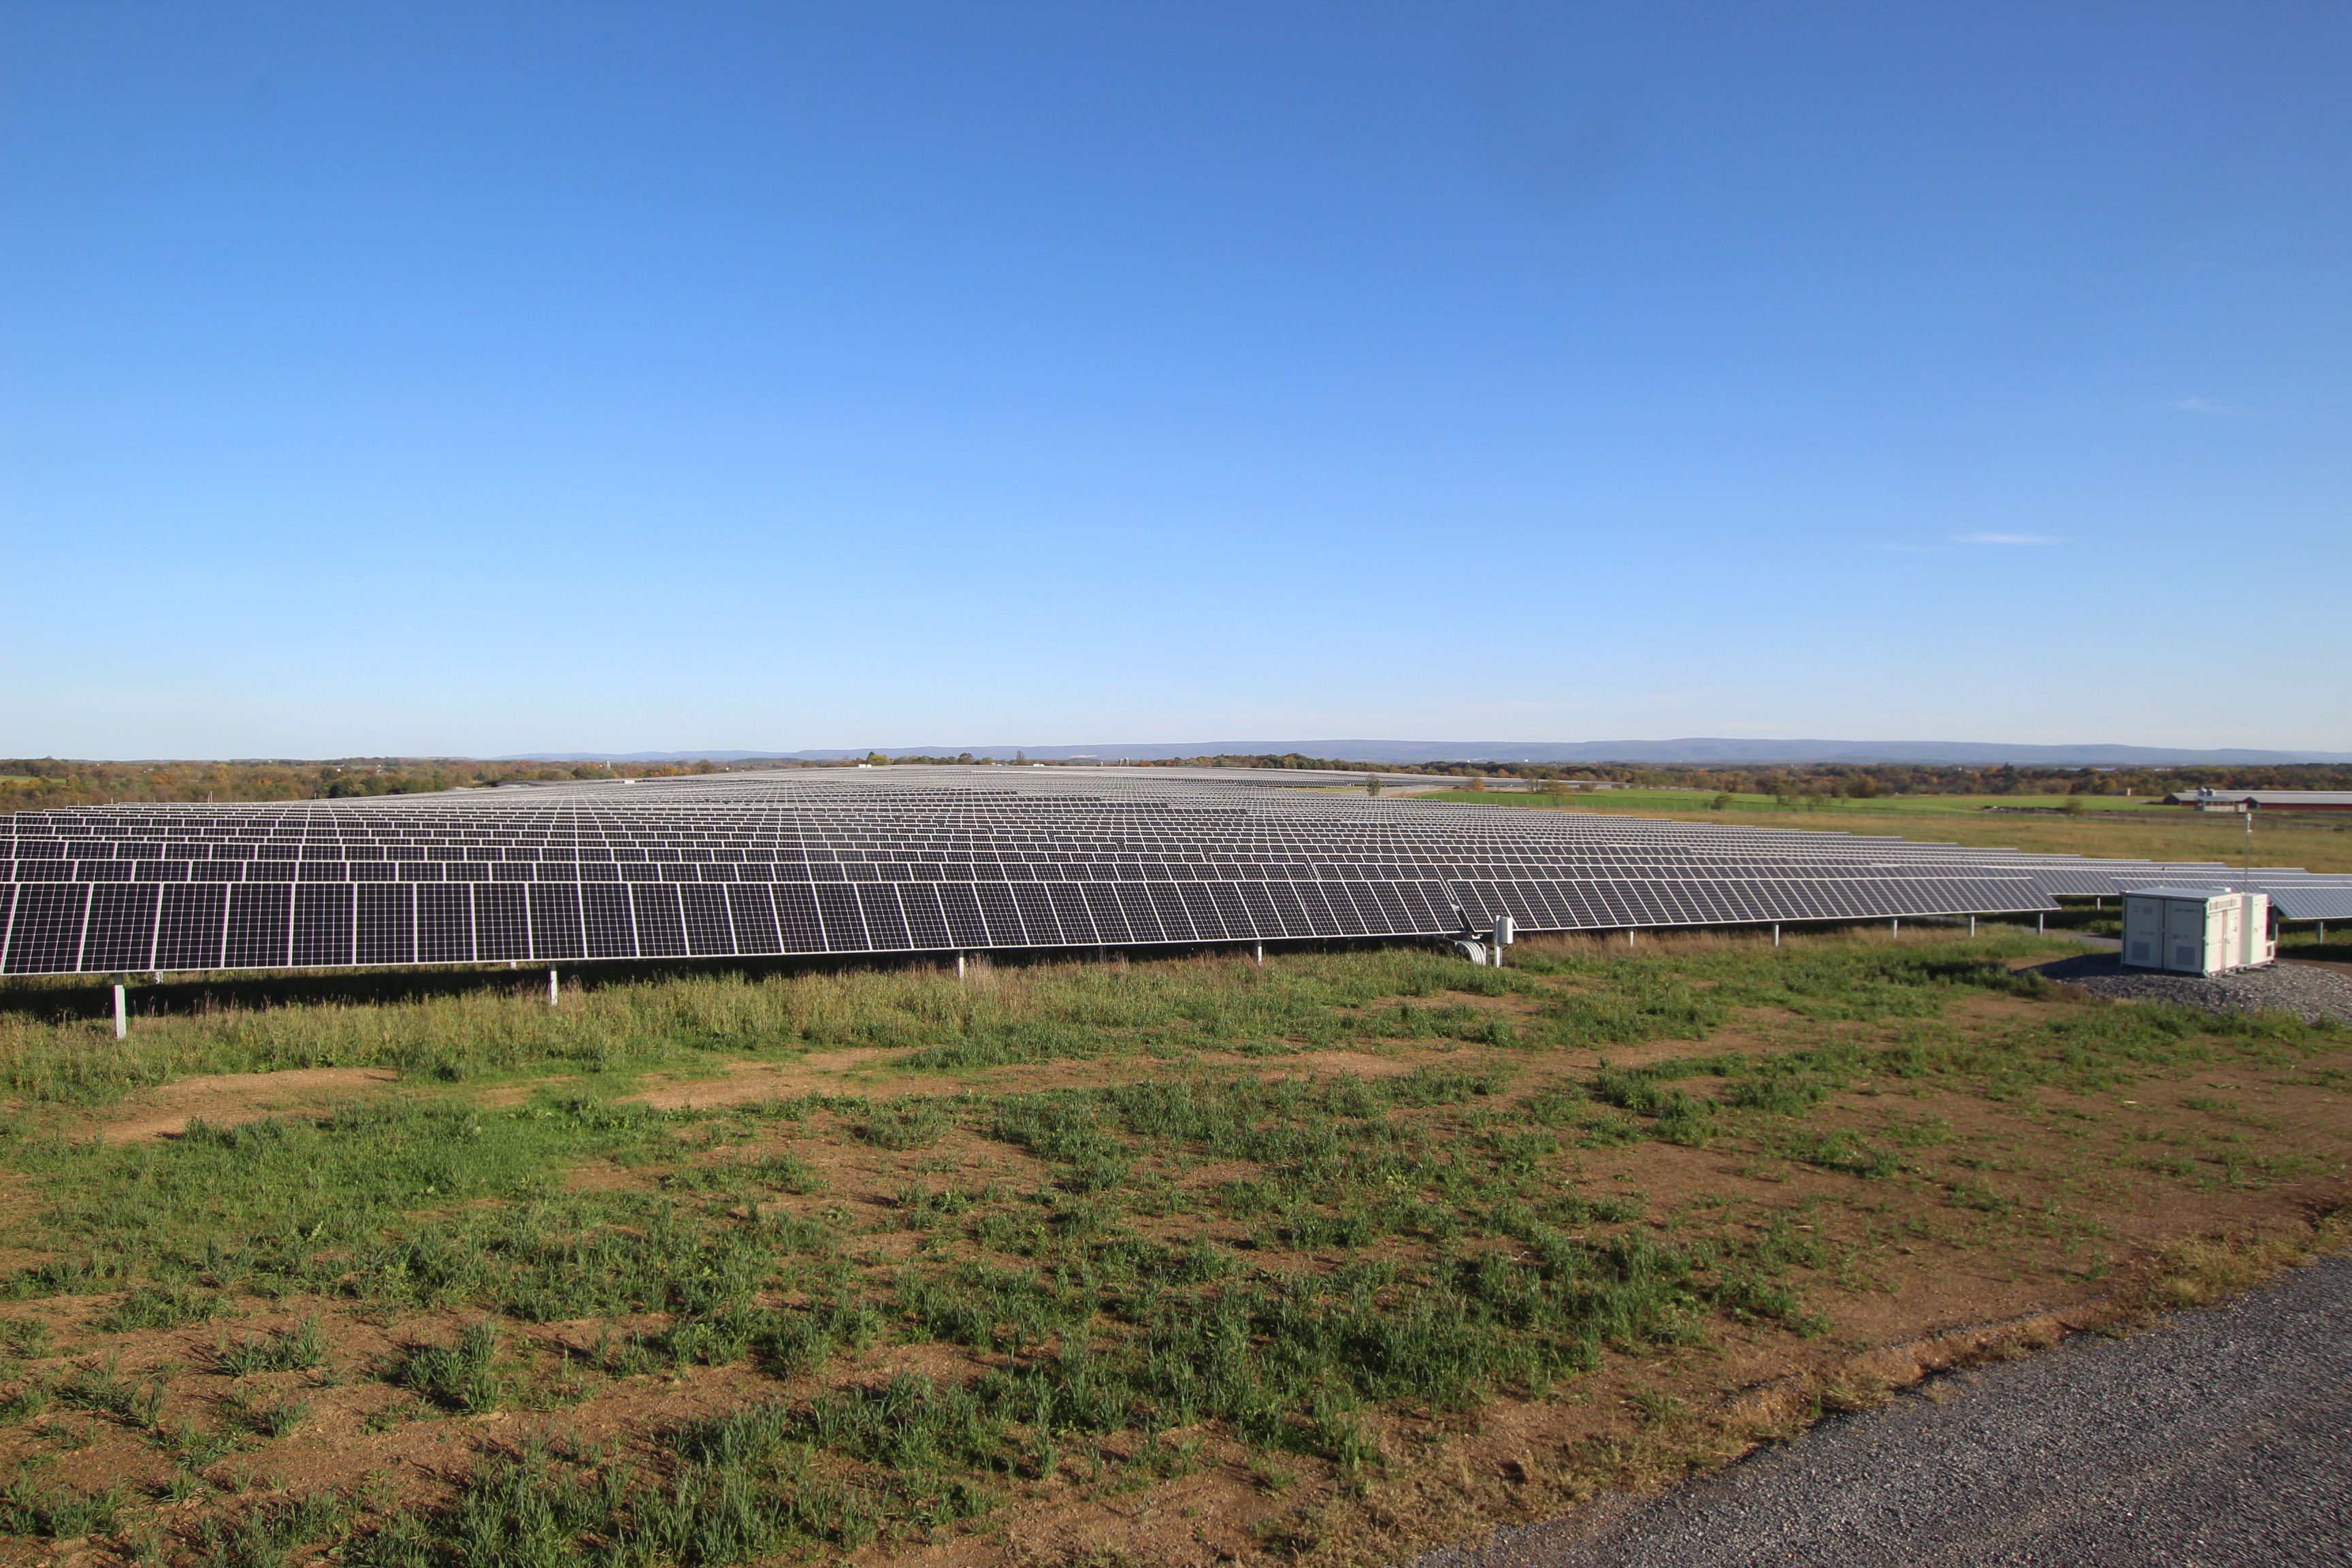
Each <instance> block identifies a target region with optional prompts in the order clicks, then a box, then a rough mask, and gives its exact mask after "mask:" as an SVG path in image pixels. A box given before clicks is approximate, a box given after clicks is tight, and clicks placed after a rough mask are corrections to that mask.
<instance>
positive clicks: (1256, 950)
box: [1250, 942, 1265, 969]
mask: <svg viewBox="0 0 2352 1568" xmlns="http://www.w3.org/2000/svg"><path fill="white" fill-rule="evenodd" d="M1250 956H1251V957H1252V958H1254V959H1255V960H1257V963H1258V967H1259V968H1261V969H1263V968H1265V943H1264V942H1252V943H1250Z"/></svg>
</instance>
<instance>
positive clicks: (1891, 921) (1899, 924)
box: [1886, 915, 1903, 936]
mask: <svg viewBox="0 0 2352 1568" xmlns="http://www.w3.org/2000/svg"><path fill="white" fill-rule="evenodd" d="M1886 929H1887V931H1888V932H1889V934H1891V935H1894V936H1901V935H1902V934H1903V917H1902V916H1901V915H1894V916H1891V917H1889V918H1888V920H1887V921H1886Z"/></svg>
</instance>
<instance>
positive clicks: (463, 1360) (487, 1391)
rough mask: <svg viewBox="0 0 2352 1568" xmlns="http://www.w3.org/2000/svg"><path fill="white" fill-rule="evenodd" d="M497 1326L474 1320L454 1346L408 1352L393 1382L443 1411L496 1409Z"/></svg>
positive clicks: (483, 1319) (436, 1346)
mask: <svg viewBox="0 0 2352 1568" xmlns="http://www.w3.org/2000/svg"><path fill="white" fill-rule="evenodd" d="M498 1359H499V1327H498V1325H497V1324H496V1323H494V1322H492V1321H490V1320H489V1319H488V1318H477V1319H475V1320H474V1321H472V1322H470V1323H467V1325H466V1326H465V1328H464V1329H462V1330H461V1331H459V1332H458V1335H457V1343H456V1344H454V1345H417V1346H415V1347H414V1348H412V1349H411V1350H410V1351H409V1352H408V1354H407V1356H406V1357H405V1358H404V1360H403V1361H402V1362H401V1363H400V1367H399V1369H398V1371H397V1372H396V1373H394V1381H395V1382H397V1383H398V1384H400V1385H401V1386H402V1387H404V1388H409V1389H414V1390H415V1392H416V1393H418V1394H423V1395H424V1396H425V1398H427V1399H429V1400H431V1401H432V1402H433V1403H434V1404H436V1405H440V1406H442V1407H443V1408H444V1409H447V1410H462V1411H468V1412H475V1413H478V1412H481V1411H485V1410H492V1409H496V1408H497V1406H498V1403H499V1393H500V1384H499V1377H498V1373H497V1366H498Z"/></svg>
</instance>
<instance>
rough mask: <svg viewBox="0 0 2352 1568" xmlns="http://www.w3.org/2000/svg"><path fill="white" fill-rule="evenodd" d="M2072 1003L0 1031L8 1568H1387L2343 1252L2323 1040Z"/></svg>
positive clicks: (927, 1009) (1239, 976) (1662, 947)
mask: <svg viewBox="0 0 2352 1568" xmlns="http://www.w3.org/2000/svg"><path fill="white" fill-rule="evenodd" d="M2067 951H2071V949H2069V948H2068V947H2067V946H2066V945H2065V944H2064V943H2063V942H2059V941H2058V940H2056V939H2050V940H2047V941H2044V940H2042V939H2037V938H2035V937H2033V936H2032V934H2031V933H2026V932H2020V931H2005V930H2002V931H1988V933H1987V934H1986V935H1985V936H1983V937H1981V938H1979V939H1977V940H1974V941H1969V940H1967V939H1963V938H1959V937H1957V936H1954V935H1950V934H1947V933H1942V932H1935V931H1918V932H1906V934H1905V935H1904V936H1903V938H1901V939H1900V940H1895V939H1891V938H1890V937H1889V936H1888V935H1887V934H1886V933H1885V931H1845V932H1821V933H1815V934H1811V935H1805V936H1799V937H1796V938H1794V939H1792V940H1791V941H1790V942H1788V944H1787V945H1786V946H1783V947H1781V948H1778V949H1775V948H1773V947H1772V946H1770V945H1769V942H1765V941H1760V940H1759V939H1757V938H1756V937H1754V936H1751V935H1729V936H1726V935H1716V934H1707V933H1689V934H1682V935H1675V936H1664V937H1658V938H1654V939H1645V940H1644V941H1643V944H1642V945H1641V946H1639V947H1638V948H1633V949H1631V950H1629V949H1628V948H1627V947H1626V946H1625V945H1624V944H1623V943H1622V941H1600V940H1591V941H1586V940H1566V939H1559V940H1545V941H1538V942H1527V943H1523V944H1522V945H1521V946H1520V947H1519V948H1517V950H1515V956H1516V957H1517V960H1518V965H1517V967H1516V968H1512V969H1507V970H1502V971H1496V970H1490V969H1477V968H1472V967H1470V966H1467V965H1465V964H1463V963H1459V962H1458V961H1455V960H1454V959H1451V958H1448V957H1443V956H1439V955H1437V954H1435V953H1433V952H1424V951H1419V950H1413V949H1408V948H1389V949H1377V948H1364V949H1360V950H1355V951H1331V952H1275V953H1270V954H1269V955H1268V960H1267V962H1266V963H1265V965H1264V966H1263V967H1259V966H1257V965H1255V964H1253V963H1250V962H1248V961H1247V960H1246V959H1245V958H1234V957H1232V956H1227V955H1223V954H1211V955H1205V956H1194V957H1175V958H1170V959H1166V960H1160V961H1153V962H1143V963H1138V962H1129V961H1125V960H1114V961H1111V962H1108V963H1087V964H1078V963H1037V964H1006V965H1002V966H997V967H988V966H985V965H982V966H979V967H977V968H976V969H975V971H974V973H972V975H971V978H970V979H969V980H968V981H963V982H959V981H958V980H957V979H956V978H955V977H954V976H953V974H952V973H940V972H936V971H933V970H929V969H926V968H907V969H896V970H891V969H881V968H873V969H859V970H845V971H840V972H832V971H824V970H818V969H797V970H796V969H791V968H786V967H782V966H779V967H776V968H773V969H768V970H733V969H728V968H724V967H710V968H707V969H704V970H701V971H698V972H692V973H658V972H654V971H650V970H649V971H643V972H629V971H615V972H613V973H612V976H611V977H610V979H609V980H608V981H606V982H601V983H599V984H593V985H591V986H589V987H586V988H578V987H575V988H573V989H572V990H571V991H569V992H567V994H566V995H565V997H564V1001H563V1005H562V1006H561V1007H559V1008H553V1009H551V1008H549V1007H548V1006H547V1005H545V1002H544V990H543V981H541V980H539V979H538V978H537V977H535V976H533V977H530V981H531V984H518V983H517V981H518V978H519V977H515V976H511V975H508V974H504V973H478V974H459V975H446V976H440V977H405V978H404V977H389V978H387V977H376V978H373V979H370V980H366V981H360V980H354V979H352V978H351V977H348V976H344V977H323V978H316V979H300V978H297V979H290V980H278V981H271V982H267V983H254V982H248V983H242V984H225V983H212V984H206V983H204V982H198V981H191V982H189V983H187V984H184V985H180V986H173V987H165V988H163V991H164V992H165V993H166V994H164V995H163V996H160V997H157V996H150V997H148V998H146V1000H147V1002H148V1003H149V1004H150V1008H149V1010H148V1011H146V1012H143V1013H142V1014H141V1016H139V1017H138V1019H137V1022H136V1027H135V1028H134V1032H133V1035H132V1037H131V1040H129V1041H128V1042H126V1043H124V1044H121V1045H117V1044H116V1043H115V1042H114V1041H113V1040H112V1039H111V1038H110V1033H109V1031H108V1029H107V1028H106V1026H104V1025H103V1024H101V1023H100V1022H99V1021H98V1020H97V1018H96V1017H95V1016H94V1015H95V1013H96V1008H95V1006H94V1005H92V1004H93V1003H94V1002H95V1000H96V994H95V993H94V992H91V991H90V990H89V989H88V988H86V987H85V988H77V987H76V986H73V985H70V984H48V985H19V986H15V987H11V988H9V989H8V990H6V991H5V993H0V1068H5V1085H0V1093H5V1096H6V1097H7V1099H8V1102H9V1109H8V1120H7V1121H6V1122H5V1131H0V1215H5V1217H6V1223H7V1230H6V1232H5V1236H0V1244H5V1247H6V1248H7V1250H6V1251H5V1253H0V1298H5V1300H0V1476H5V1481H0V1532H5V1534H6V1535H7V1537H8V1538H9V1542H10V1544H9V1545H8V1546H7V1547H6V1548H5V1552H6V1555H7V1560H8V1561H11V1562H19V1563H34V1562H45V1561H48V1560H51V1559H52V1558H53V1557H54V1556H55V1554H56V1552H57V1551H58V1542H64V1541H69V1540H70V1541H79V1542H85V1543H86V1547H85V1549H86V1550H89V1551H90V1552H95V1553H96V1554H98V1556H99V1557H100V1558H102V1559H106V1560H114V1561H121V1562H124V1563H184V1564H189V1565H194V1564H199V1563H201V1564H207V1565H210V1564H219V1565H222V1568H280V1565H282V1564H286V1563H289V1562H292V1561H295V1560H297V1559H300V1558H303V1557H305V1556H306V1555H308V1554H311V1553H315V1552H319V1551H322V1550H329V1549H331V1550H332V1551H334V1552H336V1553H337V1560H339V1561H342V1562H348V1563H360V1564H376V1565H382V1568H428V1565H451V1568H454V1565H456V1564H459V1563H465V1564H468V1565H472V1564H483V1563H500V1564H505V1563H513V1564H523V1563H530V1564H562V1563H589V1562H591V1561H593V1562H596V1563H609V1564H621V1563H678V1564H684V1565H694V1568H720V1565H723V1564H730V1563H741V1562H750V1561H753V1560H759V1559H775V1560H778V1561H793V1562H797V1561H807V1562H819V1561H822V1562H825V1563H835V1562H839V1561H843V1560H846V1561H848V1562H851V1563H861V1564H872V1563H883V1562H886V1561H902V1560H908V1559H913V1558H922V1559H923V1560H925V1561H933V1560H936V1561H938V1562H940V1563H950V1562H952V1563H960V1564H961V1563H971V1564H995V1563H1007V1564H1018V1565H1020V1568H1036V1565H1039V1564H1046V1563H1081V1562H1085V1563H1097V1564H1108V1563H1132V1562H1141V1561H1147V1560H1150V1561H1164V1562H1167V1563H1183V1564H1192V1563H1199V1564H1203V1565H1206V1564H1208V1563H1214V1562H1219V1561H1234V1560H1241V1561H1254V1560H1259V1559H1275V1558H1281V1559H1286V1560H1297V1561H1304V1562H1309V1563H1368V1562H1373V1561H1382V1560H1388V1559H1391V1558H1393V1557H1394V1556H1396V1555H1398V1554H1400V1553H1402V1552H1407V1551H1409V1550H1411V1549H1412V1548H1414V1547H1416V1546H1419V1545H1422V1544H1426V1543H1428V1542H1433V1541H1436V1540H1439V1539H1444V1538H1449V1537H1452V1536H1456V1535H1459V1534H1461V1533H1463V1532H1465V1531H1468V1530H1471V1529H1473V1528H1475V1527H1476V1526H1478V1525H1479V1524H1481V1523H1484V1522H1488V1521H1500V1520H1509V1519H1520V1518H1527V1517H1531V1516H1535V1515H1539V1514H1541V1513H1543V1512H1546V1511H1548V1510H1557V1509H1559V1508H1560V1507H1562V1506H1565V1505H1566V1504H1567V1503H1570V1502H1571V1501H1573V1500H1577V1499H1578V1498H1580V1497H1582V1496H1585V1495H1588V1494H1589V1493H1590V1492H1591V1490H1592V1489H1595V1488H1598V1487H1606V1486H1640V1485H1646V1484H1652V1483H1654V1482H1656V1481H1659V1480H1663V1479H1669V1478H1671V1477H1672V1476H1675V1475H1676V1474H1680V1473H1683V1472H1684V1471H1685V1470H1687V1469H1688V1468H1693V1467H1696V1466H1700V1465H1704V1464H1707V1463H1712V1462H1715V1461H1717V1460H1718V1459H1720V1458H1725V1457H1727V1456H1729V1455H1731V1454H1734V1453H1736V1452H1738V1451H1739V1450H1740V1449H1741V1448H1742V1447H1745V1446H1747V1445H1748V1444H1749V1443H1752V1442H1754V1441H1756V1440H1758V1439H1759V1437H1762V1436H1769V1435H1771V1434H1774V1433H1781V1432H1786V1431H1788V1430H1790V1429H1792V1428H1793V1427H1794V1426H1799V1425H1801V1424H1802V1423H1803V1422H1804V1421H1806V1420H1809V1419H1811V1417H1812V1416H1814V1415H1818V1414H1819V1413H1820V1412H1821V1411H1822V1410H1824V1409H1834V1408H1845V1407H1852V1406H1853V1405H1859V1404H1865V1403H1869V1402H1870V1401H1872V1400H1873V1399H1874V1398H1876V1397H1879V1396H1880V1394H1881V1392H1882V1391H1883V1390H1884V1388H1885V1385H1886V1384H1887V1383H1888V1382H1890V1381H1901V1380H1903V1379H1904V1378H1906V1377H1908V1376H1911V1375H1916V1373H1917V1371H1918V1370H1919V1369H1920V1368H1921V1367H1922V1366H1924V1365H1932V1364H1937V1363H1938V1362H1939V1361H1941V1362H1949V1361H1951V1360H1954V1359H1965V1358H1967V1357H1969V1356H1980V1355H1986V1354H1994V1353H2007V1352H2008V1349H2009V1348H2010V1347H2013V1346H2014V1345H2016V1344H2018V1343H2020V1342H2027V1341H2034V1340H2039V1339H2046V1338H2047V1337H2049V1336H2050V1335H2052V1334H2053V1333H2055V1332H2057V1331H2059V1330H2060V1328H2061V1327H2062V1326H2063V1324H2066V1323H2088V1322H2094V1321H2117V1320H2119V1319H2122V1318H2127V1317H2128V1316H2129V1314H2130V1313H2131V1312H2133V1311H2136V1310H2145V1309H2147V1308H2148V1307H2152V1306H2161V1305H2166V1304H2173V1303H2178V1302H2182V1301H2189V1300H2200V1299H2204V1298H2205V1297H2206V1296H2207V1295H2209V1294H2210V1293H2211V1292H2212V1291H2214V1290H2216V1289H2224V1288H2228V1287H2230V1286H2232V1285H2235V1284H2240V1283H2243V1282H2244V1281H2245V1280H2247V1279H2251V1278H2252V1277H2254V1275H2256V1274H2257V1273H2259V1272H2260V1270H2261V1269H2263V1268H2266V1267H2269V1266H2273V1265H2274V1264H2275V1263H2276V1262H2277V1261H2279V1260H2281V1259H2283V1258H2289V1257H2291V1256H2294V1255H2295V1254H2296V1253H2298V1252H2300V1251H2303V1250H2305V1249H2308V1248H2311V1247H2322V1246H2330V1245H2336V1244H2337V1243H2339V1242H2340V1241H2341V1239H2342V1224H2341V1214H2342V1211H2343V1210H2344V1207H2345V1205H2346V1202H2347V1185H2346V1181H2345V1175H2346V1169H2347V1157H2352V1112H2347V1103H2346V1102H2347V1089H2352V1034H2347V1032H2345V1031H2342V1030H2337V1029H2333V1028H2323V1027H2315V1026H2305V1025H2303V1024H2300V1023H2297V1022H2294V1020H2291V1019H2284V1018H2278V1017H2272V1016H2263V1017H2253V1018H2233V1019H2226V1020H2224V1019H2216V1018H2212V1017H2210V1016H2203V1015H2196V1014H2189V1013H2184V1012H2179V1011H2176V1010H2172V1009H2168V1008H2162V1007H2154V1006H2120V1005H2107V1004H2102V1003H2097V1002H2094V1001H2090V1000H2087V999H2084V998H2083V997H2081V996H2080V995H2079V994H2068V993H2064V992H2062V991H2060V990H2058V989H2056V988H2053V987H2052V986H2050V985H2048V984H2046V983H2044V982H2042V981H2040V980H2039V979H2037V978H2035V977H2033V976H2031V975H2028V974H2021V973H2019V972H2018V967H2017V966H2019V965H2021V964H2024V963H2031V962H2033V961H2035V960H2036V959H2037V958H2039V957H2042V956H2055V955H2058V954H2060V953H2062V952H2067ZM158 1003H161V1004H163V1005H162V1006H160V1007H158V1006H156V1005H155V1004H158ZM1990 1323H2005V1324H2007V1325H2008V1327H2007V1328H2005V1329H2002V1330H2000V1331H1984V1332H1959V1333H1957V1334H1955V1333H1953V1332H1952V1331H1958V1330H1962V1329H1964V1328H1965V1326H1966V1325H1971V1324H1990ZM1939 1335H1941V1336H1944V1337H1942V1338H1938V1337H1937V1336H1939ZM1897 1345H1900V1346H1907V1347H1908V1348H1906V1349H1903V1350H1901V1351H1899V1352H1890V1351H1888V1350H1887V1349H1886V1348H1885V1347H1889V1346H1897ZM1759 1391H1761V1392H1759Z"/></svg>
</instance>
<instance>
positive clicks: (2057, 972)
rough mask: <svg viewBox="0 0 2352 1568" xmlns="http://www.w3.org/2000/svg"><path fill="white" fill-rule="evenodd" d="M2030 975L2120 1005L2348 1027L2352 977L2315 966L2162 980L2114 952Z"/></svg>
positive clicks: (2047, 965)
mask: <svg viewBox="0 0 2352 1568" xmlns="http://www.w3.org/2000/svg"><path fill="white" fill-rule="evenodd" d="M2033 973H2036V974H2040V975H2042V976H2044V977H2046V978H2048V979H2051V980H2055V981H2058V982H2060V983H2061V984H2067V985H2077V986H2080V987H2082V989H2084V990H2085V991H2088V992H2090V993H2091V994H2094V995H2097V996H2109V997H2113V998H2115V999H2116V1000H2117V1001H2124V1002H2149V1001H2154V1002H2178V1003H2179V1004H2181V1005H2183V1006H2187V1007H2202V1008H2204V1009H2205V1010H2206V1011H2207V1012H2209V1013H2259V1012H2264V1011H2269V1012H2278V1013H2293V1014H2294V1015H2295V1016H2297V1017H2300V1018H2301V1019H2303V1020H2304V1022H2305V1023H2307V1024H2311V1023H2317V1022H2318V1021H2319V1020H2320V1019H2322V1018H2334V1019H2336V1020H2337V1021H2338V1022H2341V1023H2347V1024H2352V975H2345V974H2342V973H2337V972H2336V970H2334V969H2332V968H2325V967H2322V966H2321V965H2319V964H2315V963H2273V964H2271V965H2269V966H2267V967H2265V968H2262V969H2240V970H2233V971H2231V973H2227V974H2214V975H2197V974H2164V973H2154V972H2151V971H2148V970H2146V969H2126V968H2125V967H2124V965H2123V963H2122V961H2121V960H2120V959H2118V958H2117V957H2116V955H2115V954H2114V953H2112V952H2086V953H2084V954H2082V955H2081V956H2080V957H2076V958H2062V959H2060V960H2059V961H2058V962H2057V963H2042V964H2036V965H2035V966H2034V969H2033Z"/></svg>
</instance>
